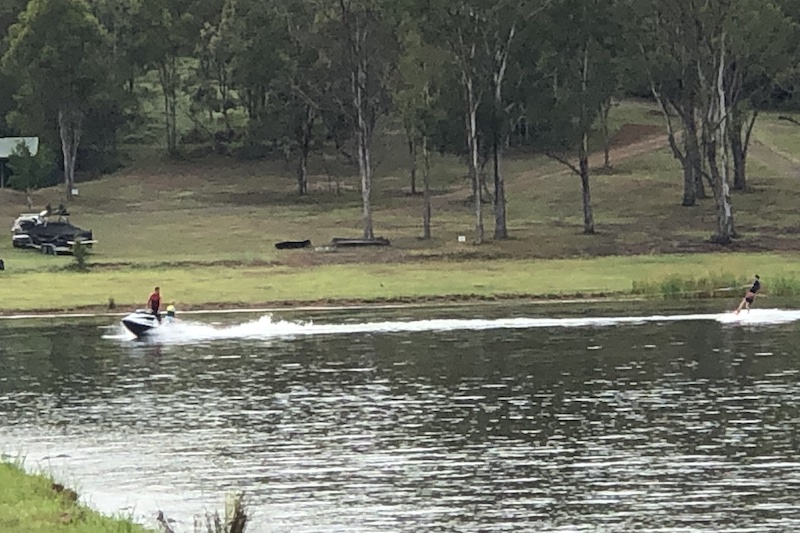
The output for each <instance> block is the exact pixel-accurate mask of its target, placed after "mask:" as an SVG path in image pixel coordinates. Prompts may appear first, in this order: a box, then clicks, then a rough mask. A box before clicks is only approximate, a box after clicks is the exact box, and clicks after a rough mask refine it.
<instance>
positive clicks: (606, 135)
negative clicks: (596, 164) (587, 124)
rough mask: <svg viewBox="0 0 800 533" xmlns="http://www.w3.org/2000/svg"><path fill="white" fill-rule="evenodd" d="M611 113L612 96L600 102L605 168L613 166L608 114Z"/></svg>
mask: <svg viewBox="0 0 800 533" xmlns="http://www.w3.org/2000/svg"><path fill="white" fill-rule="evenodd" d="M609 113H611V97H610V96H609V97H608V98H607V99H605V100H603V101H602V102H600V117H599V118H600V131H601V133H602V134H603V168H604V169H606V170H608V169H610V168H611V133H610V132H609V129H608V115H609Z"/></svg>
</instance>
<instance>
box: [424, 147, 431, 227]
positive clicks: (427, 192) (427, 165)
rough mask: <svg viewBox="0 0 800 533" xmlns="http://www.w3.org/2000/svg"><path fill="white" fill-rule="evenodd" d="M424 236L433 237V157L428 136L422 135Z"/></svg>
mask: <svg viewBox="0 0 800 533" xmlns="http://www.w3.org/2000/svg"><path fill="white" fill-rule="evenodd" d="M422 164H423V166H422V198H423V208H422V238H423V239H430V238H431V157H430V152H429V151H428V137H427V136H423V137H422Z"/></svg>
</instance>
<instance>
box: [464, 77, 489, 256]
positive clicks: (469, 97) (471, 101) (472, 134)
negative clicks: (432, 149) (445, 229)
mask: <svg viewBox="0 0 800 533" xmlns="http://www.w3.org/2000/svg"><path fill="white" fill-rule="evenodd" d="M463 76H464V89H465V91H466V95H465V96H466V104H467V113H466V126H467V146H468V148H469V177H470V179H471V180H472V194H473V198H474V200H475V242H477V243H478V244H480V243H482V242H483V238H484V231H483V212H482V205H481V204H482V202H483V198H482V196H483V194H482V193H483V189H482V187H481V183H480V181H481V179H480V165H479V162H478V105H480V101H479V100H478V98H477V97H476V95H475V87H474V80H473V78H472V74H471V73H468V72H464V73H463Z"/></svg>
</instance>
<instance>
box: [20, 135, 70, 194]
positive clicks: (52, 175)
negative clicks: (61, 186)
mask: <svg viewBox="0 0 800 533" xmlns="http://www.w3.org/2000/svg"><path fill="white" fill-rule="evenodd" d="M55 161H56V156H55V154H54V153H53V151H52V150H50V149H49V148H48V147H47V145H45V144H40V145H39V150H38V152H37V153H36V155H35V156H34V155H31V152H30V150H29V149H28V146H27V145H25V144H24V143H20V144H19V145H18V146H17V149H16V150H15V152H14V154H12V155H11V157H9V158H8V167H9V169H10V170H11V173H12V174H11V176H10V177H9V178H8V184H9V186H10V187H11V188H13V189H17V190H19V191H34V190H36V189H40V188H42V187H49V186H50V185H55V184H56V183H58V175H57V172H56V171H57V167H56V164H55Z"/></svg>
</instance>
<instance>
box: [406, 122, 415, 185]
mask: <svg viewBox="0 0 800 533" xmlns="http://www.w3.org/2000/svg"><path fill="white" fill-rule="evenodd" d="M406 135H407V137H408V155H409V159H410V161H409V174H410V175H411V195H412V196H415V195H416V194H417V139H416V138H415V136H414V133H413V132H411V131H409V132H408V133H407V134H406Z"/></svg>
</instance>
